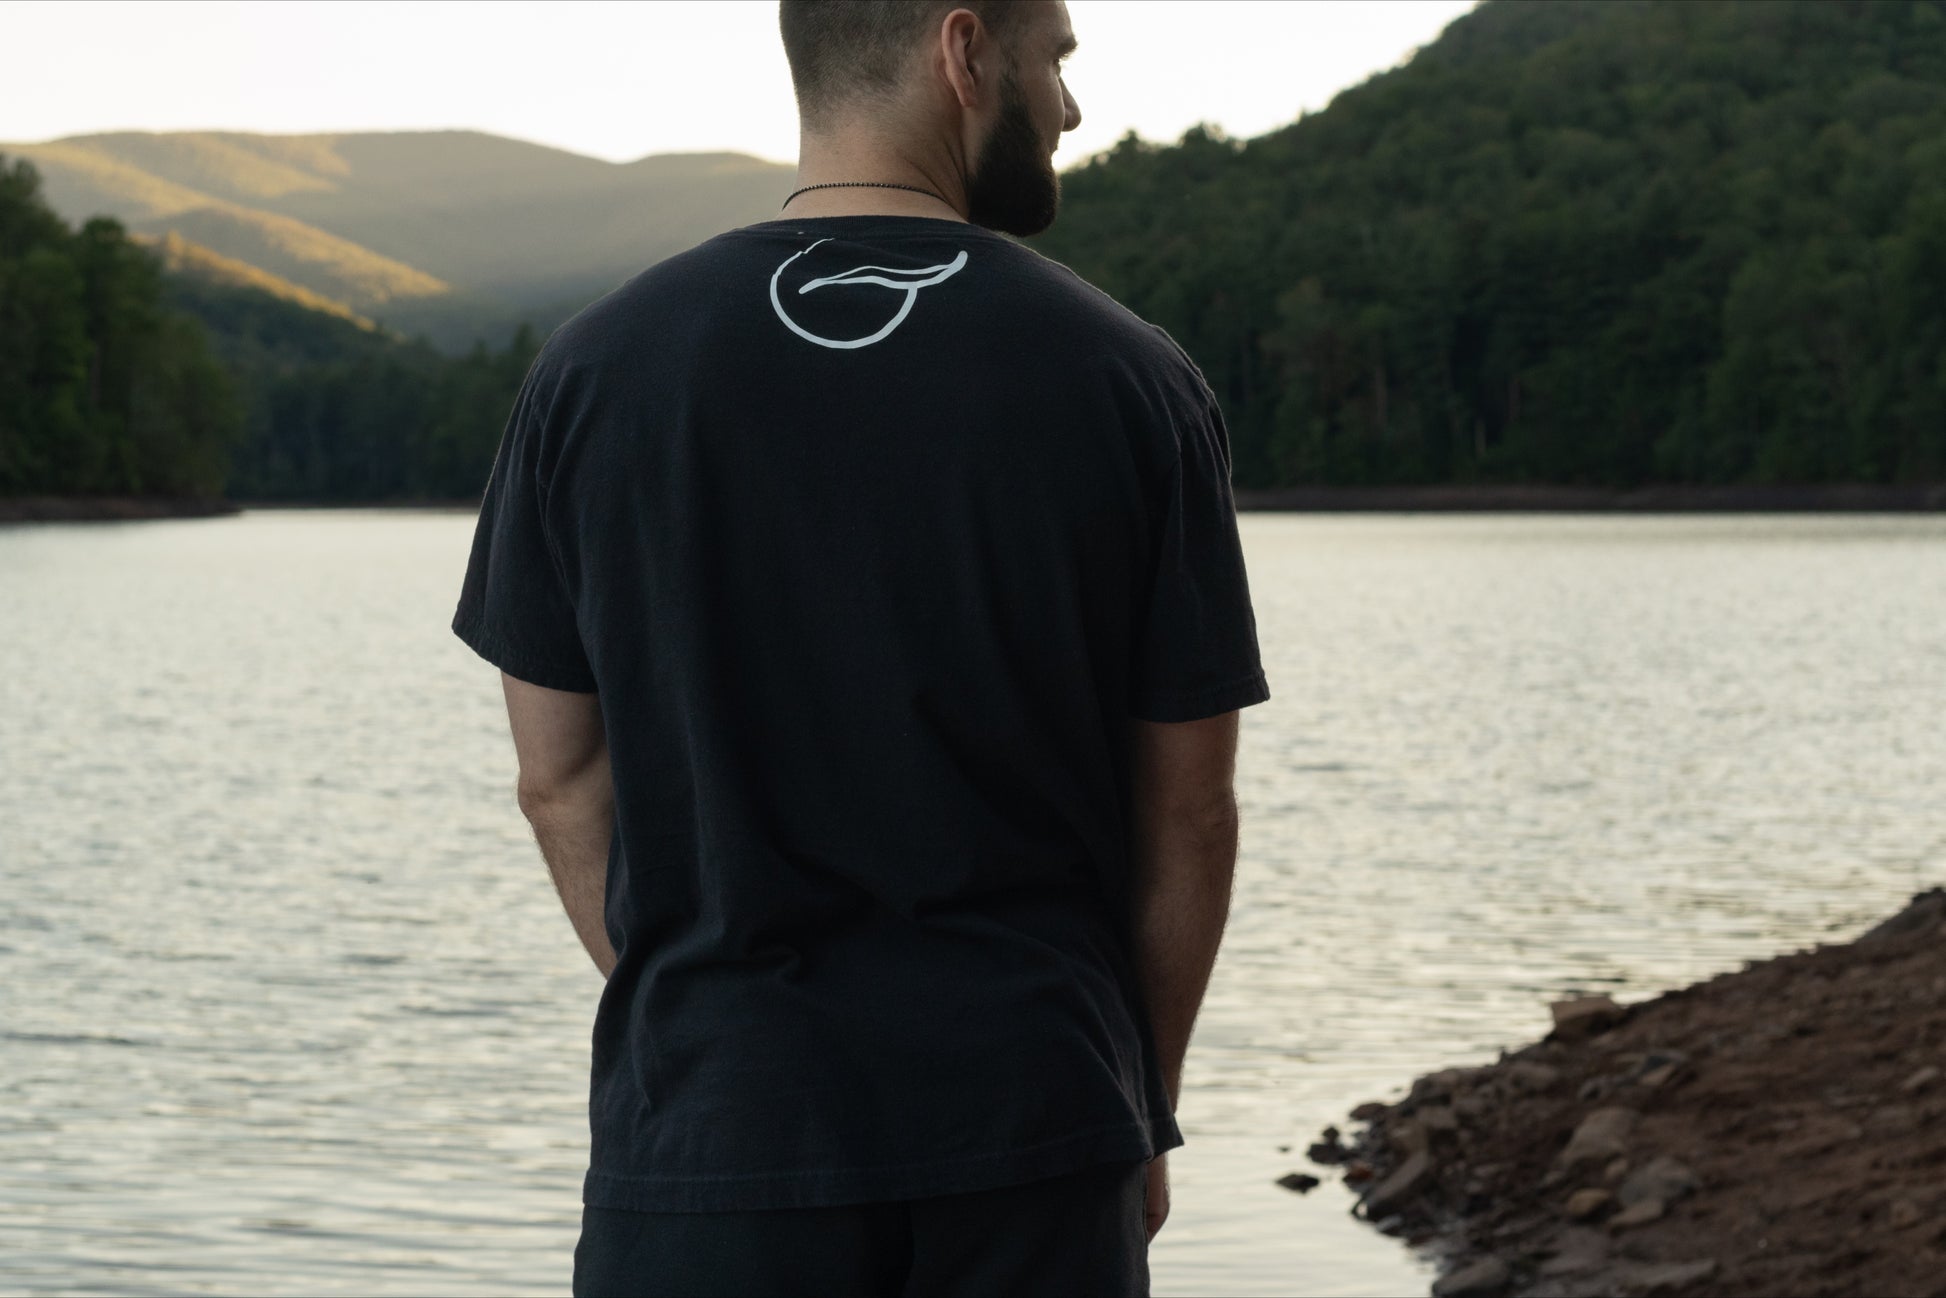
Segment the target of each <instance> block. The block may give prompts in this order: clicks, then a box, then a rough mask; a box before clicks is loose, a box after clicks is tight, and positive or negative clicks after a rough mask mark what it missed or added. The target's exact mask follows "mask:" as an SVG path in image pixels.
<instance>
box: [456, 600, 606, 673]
mask: <svg viewBox="0 0 1946 1298" xmlns="http://www.w3.org/2000/svg"><path fill="white" fill-rule="evenodd" d="M452 627H453V634H454V635H456V636H458V637H459V638H460V639H461V640H462V641H464V642H465V643H466V645H467V647H468V648H470V649H472V650H473V652H474V653H476V654H478V655H480V657H482V658H484V659H486V660H487V661H488V662H490V663H492V664H493V665H494V666H495V667H498V668H499V669H500V670H501V671H503V672H505V673H507V675H509V676H514V677H518V678H519V679H521V680H523V681H526V682H527V683H528V684H530V685H539V686H542V687H544V688H546V689H550V690H564V691H567V692H568V693H572V694H593V693H596V689H595V682H594V678H593V677H592V676H590V675H588V674H586V673H584V672H582V671H580V670H577V669H570V668H565V667H562V666H560V665H559V664H558V663H552V662H548V661H546V660H545V659H542V658H538V657H536V656H534V655H533V654H530V653H528V652H527V651H526V650H524V649H521V648H520V647H518V646H517V645H514V644H511V643H509V642H508V641H506V640H504V639H502V638H501V637H500V636H499V635H498V634H497V633H496V632H494V631H493V630H492V629H491V628H490V627H488V626H487V624H486V621H485V619H484V617H483V616H482V615H480V614H479V613H477V612H473V611H471V610H468V609H464V608H462V609H460V610H458V611H457V612H455V613H454V614H453V623H452Z"/></svg>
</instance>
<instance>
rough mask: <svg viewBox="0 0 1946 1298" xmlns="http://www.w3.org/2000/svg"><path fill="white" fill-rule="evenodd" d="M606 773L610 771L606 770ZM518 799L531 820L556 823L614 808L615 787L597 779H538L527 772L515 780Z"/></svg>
mask: <svg viewBox="0 0 1946 1298" xmlns="http://www.w3.org/2000/svg"><path fill="white" fill-rule="evenodd" d="M603 774H606V772H603ZM514 802H515V803H516V804H518V805H519V807H520V814H521V815H523V816H525V817H527V820H528V822H529V823H530V824H535V825H556V824H560V823H561V822H562V821H570V820H581V819H585V818H586V817H588V816H591V815H607V814H609V813H610V812H612V811H613V810H614V791H613V790H612V789H610V788H608V787H607V786H606V783H605V782H604V783H603V784H602V786H601V787H596V783H595V781H593V780H586V779H584V780H560V779H538V778H535V777H533V776H529V775H526V774H523V775H522V776H521V777H520V778H519V779H518V780H516V781H515V782H514Z"/></svg>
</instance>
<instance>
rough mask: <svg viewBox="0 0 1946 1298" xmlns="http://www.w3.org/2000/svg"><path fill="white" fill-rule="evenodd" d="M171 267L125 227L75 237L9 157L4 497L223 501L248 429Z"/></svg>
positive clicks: (104, 226)
mask: <svg viewBox="0 0 1946 1298" xmlns="http://www.w3.org/2000/svg"><path fill="white" fill-rule="evenodd" d="M164 278H165V277H164V274H163V270H162V264H161V261H160V259H159V258H157V257H156V256H155V255H154V254H153V253H151V252H149V250H148V249H146V248H143V247H141V246H140V245H138V244H135V243H133V242H131V241H130V240H129V238H128V236H127V233H126V231H125V230H124V228H123V226H122V224H121V222H119V221H116V220H115V219H113V218H112V217H105V216H98V217H95V218H93V219H92V220H90V221H88V222H86V223H85V224H84V225H82V227H81V228H80V229H79V230H70V229H69V228H68V226H67V223H66V222H64V221H62V220H61V218H60V217H58V216H56V215H55V214H54V212H53V211H52V210H51V209H49V208H48V206H47V204H46V203H45V202H44V201H43V200H42V199H41V197H40V177H39V174H38V173H37V172H36V171H35V169H34V168H33V166H32V165H31V164H29V163H27V162H24V161H19V160H16V161H15V162H14V163H12V165H8V163H7V160H6V159H5V158H4V157H0V495H29V494H43V495H93V494H104V493H125V494H130V495H180V496H215V495H220V494H221V493H222V491H223V488H224V482H225V478H226V476H227V467H228V453H229V448H230V446H231V445H232V443H233V442H234V441H235V439H236V437H237V436H238V434H239V432H240V430H241V427H242V412H241V409H240V407H239V406H238V404H237V401H236V394H235V391H234V386H233V384H232V383H231V381H230V378H229V376H228V375H227V374H226V373H225V372H224V370H223V367H222V366H221V365H220V364H219V363H218V362H217V360H216V358H215V356H214V355H213V353H212V351H211V349H210V346H209V340H208V337H207V335H206V334H205V332H204V330H203V328H202V326H201V325H199V324H198V323H197V322H196V321H195V320H194V319H193V318H191V317H189V316H186V315H183V314H181V313H179V312H175V311H171V310H169V309H168V308H167V307H166V306H165V305H164V301H163V298H164Z"/></svg>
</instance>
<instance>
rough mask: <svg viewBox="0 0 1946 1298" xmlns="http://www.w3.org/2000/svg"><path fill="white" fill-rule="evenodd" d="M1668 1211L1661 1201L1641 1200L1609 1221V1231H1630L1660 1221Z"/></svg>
mask: <svg viewBox="0 0 1946 1298" xmlns="http://www.w3.org/2000/svg"><path fill="white" fill-rule="evenodd" d="M1664 1211H1666V1209H1665V1208H1664V1206H1663V1202H1662V1200H1660V1199H1640V1200H1637V1201H1636V1202H1635V1203H1631V1204H1630V1205H1629V1206H1628V1207H1626V1208H1624V1209H1622V1210H1621V1211H1620V1212H1618V1213H1616V1214H1615V1215H1614V1216H1612V1217H1610V1218H1609V1219H1608V1229H1610V1230H1628V1229H1630V1228H1632V1227H1635V1226H1646V1225H1648V1224H1649V1223H1650V1222H1652V1221H1656V1220H1659V1219H1660V1218H1661V1216H1662V1214H1663V1212H1664Z"/></svg>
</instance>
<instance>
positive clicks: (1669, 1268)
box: [1616, 1258, 1717, 1298]
mask: <svg viewBox="0 0 1946 1298" xmlns="http://www.w3.org/2000/svg"><path fill="white" fill-rule="evenodd" d="M1716 1265H1717V1264H1716V1259H1715V1258H1704V1259H1702V1260H1701V1261H1698V1262H1652V1263H1647V1264H1641V1265H1636V1266H1631V1267H1627V1268H1624V1269H1622V1270H1621V1272H1620V1274H1619V1275H1618V1276H1617V1277H1616V1278H1617V1279H1618V1280H1619V1281H1620V1282H1621V1286H1622V1289H1621V1291H1622V1292H1624V1293H1632V1294H1642V1295H1644V1298H1653V1296H1654V1295H1657V1294H1673V1293H1678V1292H1680V1291H1682V1290H1684V1289H1687V1288H1688V1287H1689V1286H1690V1285H1693V1284H1701V1283H1702V1282H1703V1281H1705V1280H1708V1279H1710V1278H1711V1277H1713V1276H1715V1274H1716Z"/></svg>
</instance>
